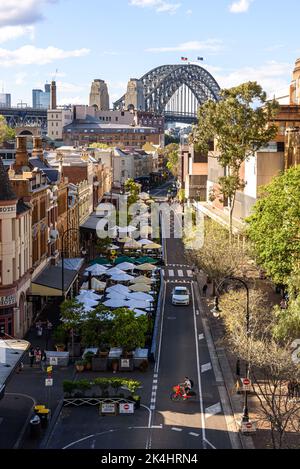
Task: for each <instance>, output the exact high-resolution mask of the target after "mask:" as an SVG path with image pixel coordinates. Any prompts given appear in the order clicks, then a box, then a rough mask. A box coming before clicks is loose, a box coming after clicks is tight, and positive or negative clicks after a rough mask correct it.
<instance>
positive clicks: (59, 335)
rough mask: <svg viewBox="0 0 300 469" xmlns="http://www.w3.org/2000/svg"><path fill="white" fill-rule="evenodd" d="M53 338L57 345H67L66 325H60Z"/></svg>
mask: <svg viewBox="0 0 300 469" xmlns="http://www.w3.org/2000/svg"><path fill="white" fill-rule="evenodd" d="M53 340H54V342H55V344H56V345H65V342H66V340H67V333H66V330H65V328H64V326H63V325H62V324H61V325H59V326H58V327H57V328H56V329H55V330H54V332H53Z"/></svg>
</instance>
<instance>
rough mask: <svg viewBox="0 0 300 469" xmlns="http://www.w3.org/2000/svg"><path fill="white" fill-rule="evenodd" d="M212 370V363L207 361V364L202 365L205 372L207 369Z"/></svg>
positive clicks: (202, 370)
mask: <svg viewBox="0 0 300 469" xmlns="http://www.w3.org/2000/svg"><path fill="white" fill-rule="evenodd" d="M210 370H212V365H211V363H206V364H205V365H202V366H201V372H202V373H205V372H206V371H210Z"/></svg>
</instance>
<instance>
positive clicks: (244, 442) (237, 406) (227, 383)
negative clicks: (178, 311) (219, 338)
mask: <svg viewBox="0 0 300 469" xmlns="http://www.w3.org/2000/svg"><path fill="white" fill-rule="evenodd" d="M195 285H197V286H198V292H199V300H200V305H201V309H202V312H204V314H205V316H204V317H202V320H203V325H204V327H206V328H207V329H208V330H209V333H210V339H211V341H212V343H213V347H214V350H215V356H216V360H217V362H218V365H219V368H220V371H221V374H222V377H223V383H224V387H225V390H226V394H227V398H228V401H229V405H230V408H231V412H232V416H233V418H234V422H233V424H234V426H235V428H236V432H237V435H238V438H239V441H240V443H241V446H242V449H248V450H250V449H252V450H253V449H255V446H254V443H253V439H252V438H251V437H250V436H244V435H242V434H241V432H240V430H239V423H238V422H239V420H240V417H241V414H242V409H241V403H240V398H239V396H237V395H235V396H233V395H231V392H230V391H231V389H233V388H234V387H235V380H234V376H233V373H232V370H231V367H230V364H229V361H228V358H227V355H226V350H225V349H224V348H221V347H219V346H218V345H217V344H216V343H215V339H214V336H213V334H212V331H211V324H210V322H209V320H208V318H207V313H208V307H207V305H206V304H205V303H204V302H203V300H202V297H201V289H200V280H199V276H197V281H196V282H195Z"/></svg>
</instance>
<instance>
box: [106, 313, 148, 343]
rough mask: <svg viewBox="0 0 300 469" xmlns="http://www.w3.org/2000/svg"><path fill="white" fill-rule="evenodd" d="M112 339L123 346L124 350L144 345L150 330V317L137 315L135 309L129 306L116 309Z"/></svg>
mask: <svg viewBox="0 0 300 469" xmlns="http://www.w3.org/2000/svg"><path fill="white" fill-rule="evenodd" d="M112 315H113V316H114V320H113V330H112V336H111V341H112V342H113V345H114V346H117V347H123V349H124V351H131V350H134V349H135V348H137V347H144V346H145V342H146V334H147V330H148V318H147V317H146V316H139V317H136V316H135V313H134V311H131V310H128V309H127V308H119V309H115V310H114V311H113V312H112Z"/></svg>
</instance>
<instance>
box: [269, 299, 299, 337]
mask: <svg viewBox="0 0 300 469" xmlns="http://www.w3.org/2000/svg"><path fill="white" fill-rule="evenodd" d="M275 315H276V319H277V324H276V325H275V327H274V331H273V334H274V338H275V340H277V341H279V342H282V343H285V344H290V343H292V342H293V341H294V340H295V339H299V337H300V296H298V298H296V299H294V300H291V301H290V302H289V305H288V308H287V309H281V308H280V307H279V306H277V307H276V308H275Z"/></svg>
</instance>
